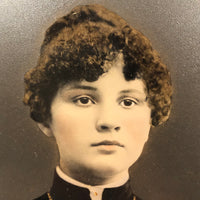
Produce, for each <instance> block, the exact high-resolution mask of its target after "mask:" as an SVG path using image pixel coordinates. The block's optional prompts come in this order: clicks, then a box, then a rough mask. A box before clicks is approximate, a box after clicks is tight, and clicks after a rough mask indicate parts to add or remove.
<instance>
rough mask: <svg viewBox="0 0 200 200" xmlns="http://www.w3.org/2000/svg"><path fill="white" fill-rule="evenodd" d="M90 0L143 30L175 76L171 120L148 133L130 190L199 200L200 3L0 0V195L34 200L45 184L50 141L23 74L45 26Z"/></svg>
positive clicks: (52, 148)
mask: <svg viewBox="0 0 200 200" xmlns="http://www.w3.org/2000/svg"><path fill="white" fill-rule="evenodd" d="M88 3H100V4H103V5H104V6H105V7H107V8H108V9H110V10H113V11H115V12H116V13H118V14H119V15H121V16H122V17H123V18H125V19H126V20H127V21H128V22H129V23H130V24H131V25H132V26H133V27H135V28H136V29H138V30H140V31H141V32H142V33H143V34H145V35H146V36H147V37H148V38H149V39H150V40H151V42H152V43H153V46H154V48H155V49H157V50H158V51H159V52H160V54H161V57H162V60H163V61H164V62H165V63H166V64H167V65H168V67H169V69H170V71H171V75H172V79H173V85H174V98H173V101H174V105H173V110H172V113H171V118H170V120H169V121H168V122H167V123H166V124H165V125H163V126H161V127H159V128H157V129H155V130H153V131H152V133H151V135H150V139H149V142H148V143H147V145H146V146H145V149H144V152H143V155H142V157H141V158H140V159H139V161H138V162H137V163H136V164H135V165H134V166H133V167H132V168H131V176H132V186H133V190H134V191H135V192H136V194H138V195H139V196H141V197H142V198H143V199H144V200H199V199H200V120H199V119H200V117H199V113H200V84H199V76H200V1H199V0H168V1H165V0H126V1H125V0H123V1H122V0H99V1H97V0H93V1H89V0H71V1H67V0H15V1H14V0H1V1H0V199H2V200H29V199H33V198H34V197H37V196H39V195H41V194H42V193H44V192H46V191H47V190H48V188H49V187H50V185H51V181H52V175H53V171H54V167H55V165H56V164H57V162H58V158H57V156H58V153H57V150H56V144H55V143H54V141H53V140H52V139H49V138H46V137H45V136H44V135H43V134H41V133H40V131H39V129H38V128H37V126H36V125H35V123H34V122H32V121H31V120H30V118H29V112H28V108H27V107H25V106H23V104H22V97H23V75H24V73H25V72H26V71H27V70H28V69H30V68H32V67H34V66H35V64H36V62H37V58H38V55H39V48H40V44H41V42H42V40H43V35H44V32H45V30H46V29H47V28H48V26H49V25H50V24H51V23H52V22H54V21H55V19H56V18H58V17H60V16H62V15H65V14H66V13H68V12H69V11H70V10H71V9H72V8H73V7H74V6H76V5H78V4H88ZM55 152H56V153H55Z"/></svg>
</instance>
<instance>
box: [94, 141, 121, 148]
mask: <svg viewBox="0 0 200 200" xmlns="http://www.w3.org/2000/svg"><path fill="white" fill-rule="evenodd" d="M91 146H92V147H98V146H119V147H124V145H123V144H121V143H119V142H118V141H115V140H114V141H109V140H104V141H102V142H99V143H93V144H91Z"/></svg>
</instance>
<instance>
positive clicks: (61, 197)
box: [50, 170, 134, 200]
mask: <svg viewBox="0 0 200 200" xmlns="http://www.w3.org/2000/svg"><path fill="white" fill-rule="evenodd" d="M58 171H59V170H58ZM97 188H98V187H97ZM93 189H94V187H91V189H89V188H88V187H84V184H83V186H80V185H79V186H77V185H74V184H72V183H69V181H68V182H67V181H66V180H63V179H62V178H61V177H60V176H59V175H58V173H57V172H55V174H54V181H53V186H52V188H51V190H50V195H51V196H52V198H53V200H80V199H81V200H91V198H92V200H95V199H102V200H122V199H123V200H133V196H134V195H133V194H132V192H131V189H130V182H129V181H127V182H126V183H125V184H123V185H121V186H118V187H113V188H102V189H101V187H100V188H99V191H98V189H97V192H96V189H95V190H93ZM101 190H102V191H101ZM92 192H93V193H92ZM98 192H99V194H98ZM91 193H92V194H91ZM98 195H100V196H98ZM96 197H97V198H96ZM101 197H102V198H101Z"/></svg>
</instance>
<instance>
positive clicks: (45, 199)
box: [33, 193, 49, 200]
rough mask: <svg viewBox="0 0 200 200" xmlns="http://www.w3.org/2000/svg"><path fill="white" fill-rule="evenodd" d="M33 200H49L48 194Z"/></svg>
mask: <svg viewBox="0 0 200 200" xmlns="http://www.w3.org/2000/svg"><path fill="white" fill-rule="evenodd" d="M33 200H49V198H48V195H47V193H45V194H43V195H42V196H40V197H38V198H36V199H33Z"/></svg>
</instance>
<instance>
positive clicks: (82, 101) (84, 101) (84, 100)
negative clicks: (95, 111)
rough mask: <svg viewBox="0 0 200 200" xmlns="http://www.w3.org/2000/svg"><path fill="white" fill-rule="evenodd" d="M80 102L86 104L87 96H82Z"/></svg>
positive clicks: (87, 101)
mask: <svg viewBox="0 0 200 200" xmlns="http://www.w3.org/2000/svg"><path fill="white" fill-rule="evenodd" d="M79 101H80V103H82V104H88V103H89V101H90V99H88V98H87V97H82V98H80V99H79Z"/></svg>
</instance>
